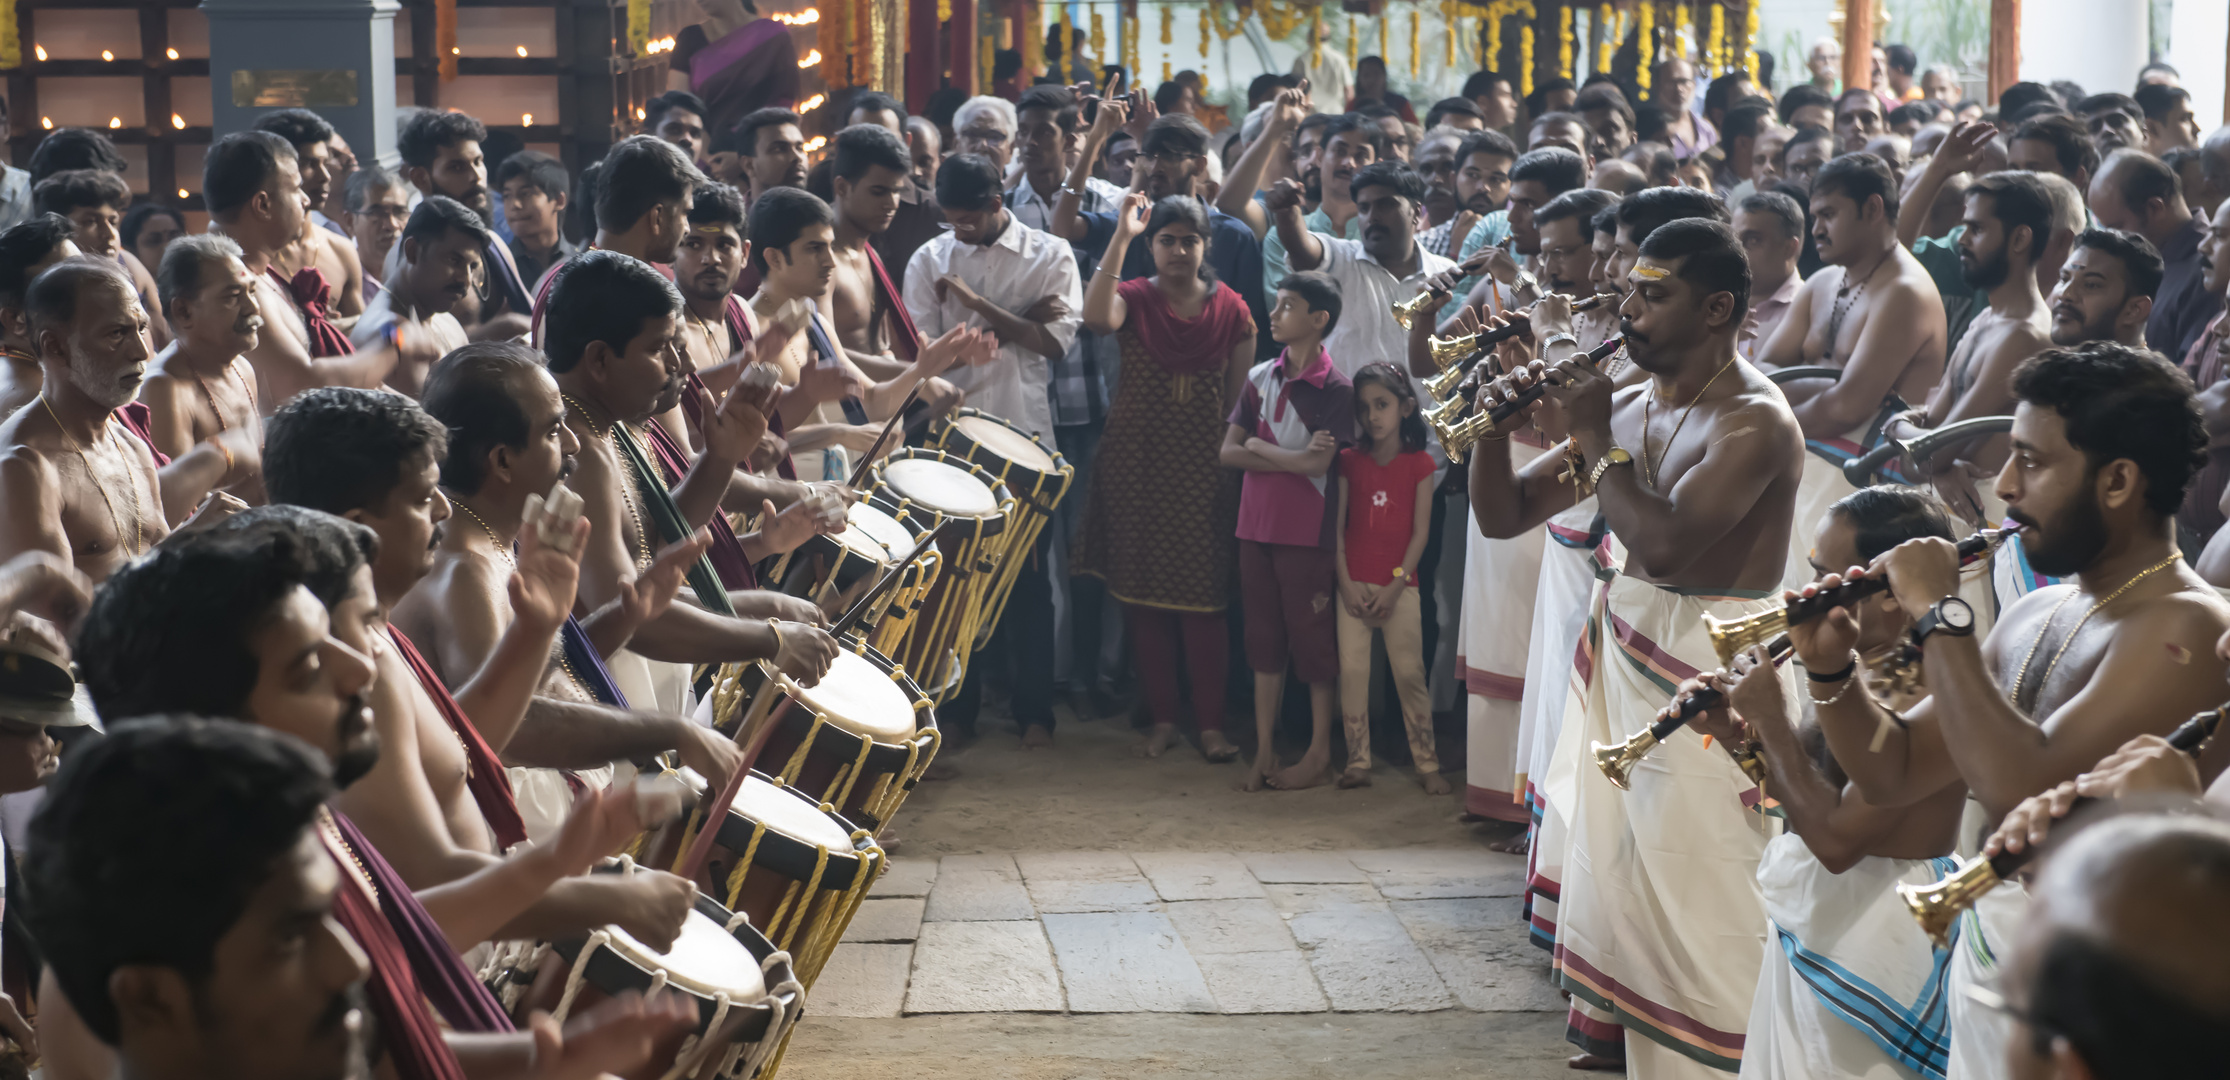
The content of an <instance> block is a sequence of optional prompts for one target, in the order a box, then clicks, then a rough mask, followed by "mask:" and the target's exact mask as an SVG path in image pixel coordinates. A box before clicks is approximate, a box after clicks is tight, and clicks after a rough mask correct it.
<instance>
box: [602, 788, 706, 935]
mask: <svg viewBox="0 0 2230 1080" xmlns="http://www.w3.org/2000/svg"><path fill="white" fill-rule="evenodd" d="M615 801H617V802H624V803H633V802H634V801H635V800H633V799H618V800H615ZM628 813H630V814H632V813H634V808H633V807H632V806H630V807H629V808H628ZM612 884H613V886H614V895H613V900H614V901H615V903H614V910H613V912H612V917H611V918H609V919H606V920H605V921H606V922H610V923H616V924H618V926H619V928H620V929H622V930H625V931H627V932H628V933H629V934H632V935H634V937H635V940H637V941H640V942H642V943H643V944H645V945H648V946H650V947H651V948H653V949H656V950H658V951H659V952H665V951H666V950H668V949H671V948H673V947H674V939H675V938H677V937H680V936H681V924H682V921H683V920H685V919H687V918H689V910H690V909H691V908H692V907H694V906H696V903H697V885H696V883H695V882H693V881H690V880H689V879H688V878H685V877H677V876H675V875H673V874H669V873H667V872H665V871H664V870H648V869H644V868H642V867H637V868H636V869H635V871H634V872H633V873H629V874H625V875H617V876H613V881H612Z"/></svg>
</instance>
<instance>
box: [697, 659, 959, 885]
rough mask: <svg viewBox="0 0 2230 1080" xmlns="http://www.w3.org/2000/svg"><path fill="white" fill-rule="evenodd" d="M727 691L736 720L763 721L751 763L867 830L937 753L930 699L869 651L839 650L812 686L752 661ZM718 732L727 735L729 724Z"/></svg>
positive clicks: (881, 820)
mask: <svg viewBox="0 0 2230 1080" xmlns="http://www.w3.org/2000/svg"><path fill="white" fill-rule="evenodd" d="M736 689H737V692H738V693H739V695H741V696H744V697H746V698H747V699H748V701H749V704H748V705H746V706H744V707H742V708H739V709H736V710H733V715H734V716H735V718H736V722H737V723H739V724H744V725H755V724H760V723H766V724H771V725H772V728H771V730H770V731H769V732H768V734H767V738H766V742H765V743H764V745H763V746H762V747H761V748H760V751H759V757H758V765H759V767H760V768H761V769H762V770H763V771H765V772H766V773H767V774H768V775H770V776H776V777H780V778H781V779H782V782H783V783H784V784H786V785H788V786H789V787H791V788H793V789H795V790H796V791H798V792H799V793H800V794H803V795H804V796H806V797H807V798H810V799H814V800H816V801H818V802H825V803H828V804H829V805H830V806H832V807H834V808H835V810H836V812H837V813H839V814H842V815H843V816H844V818H845V819H846V820H847V821H850V822H852V823H854V824H856V825H859V826H860V827H862V828H864V829H867V830H869V831H870V832H873V833H880V832H882V830H883V826H884V825H886V824H888V823H889V822H890V819H891V816H892V815H894V814H896V813H897V812H898V808H899V806H900V805H901V804H903V803H904V802H905V801H906V795H907V793H909V792H911V791H912V790H913V787H914V785H915V784H916V783H918V782H919V781H920V780H921V774H922V773H923V772H924V771H926V770H927V769H928V768H929V763H930V761H931V760H932V759H933V758H935V757H936V755H937V746H938V739H939V736H938V732H937V720H936V712H935V710H934V708H933V707H932V706H931V705H930V703H929V698H928V697H927V696H926V695H924V694H923V693H922V690H921V688H920V687H919V686H917V685H915V684H914V681H913V680H912V679H910V678H907V677H906V675H905V673H904V672H901V671H899V670H898V669H897V668H896V666H895V665H893V664H892V663H891V661H890V660H889V658H887V657H885V656H883V655H882V654H881V653H878V652H876V651H875V650H873V649H872V648H868V649H863V650H862V651H858V652H853V651H850V650H849V649H840V650H838V652H837V654H836V661H835V662H834V663H833V664H831V665H830V667H829V671H828V674H827V675H825V676H823V677H822V678H821V681H820V682H819V683H818V684H816V685H814V686H813V687H811V688H806V687H801V686H799V685H798V684H797V683H796V682H795V681H793V680H791V679H790V678H789V677H788V676H785V675H781V674H778V673H775V672H774V671H773V669H772V667H771V665H767V664H757V665H753V666H752V667H750V668H747V669H745V670H744V672H743V673H742V675H741V676H740V677H739V678H738V680H737V687H736ZM721 730H722V731H724V732H726V733H727V734H729V735H730V736H734V735H735V734H736V731H737V728H735V727H733V726H731V727H724V728H722V729H721ZM653 865H664V864H660V863H654V864H653Z"/></svg>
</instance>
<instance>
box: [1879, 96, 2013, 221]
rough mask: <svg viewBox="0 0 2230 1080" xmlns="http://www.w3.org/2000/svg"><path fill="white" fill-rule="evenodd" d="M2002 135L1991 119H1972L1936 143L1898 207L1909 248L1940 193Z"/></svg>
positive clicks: (1898, 215) (1970, 166)
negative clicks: (1993, 140)
mask: <svg viewBox="0 0 2230 1080" xmlns="http://www.w3.org/2000/svg"><path fill="white" fill-rule="evenodd" d="M1997 137H1998V129H1997V128H1996V127H1994V126H1992V125H1991V124H1990V123H1989V122H1988V121H1983V120H1972V121H1969V122H1967V123H1964V124H1961V125H1959V126H1958V127H1955V128H1953V129H1951V134H1949V135H1946V136H1944V139H1943V141H1942V142H1940V143H1938V144H1936V152H1935V153H1934V154H1931V155H1929V157H1928V165H1927V167H1926V168H1924V169H1922V170H1921V171H1920V179H1919V180H1917V181H1914V182H1913V189H1912V190H1911V191H1909V192H1907V193H1905V197H1904V200H1903V202H1902V204H1901V205H1899V206H1898V208H1897V242H1898V243H1899V244H1901V245H1903V246H1905V247H1907V248H1910V247H1912V246H1913V244H1914V243H1915V242H1917V241H1919V239H1920V228H1921V226H1922V225H1925V224H1927V222H1928V213H1929V211H1930V210H1932V209H1934V208H1935V205H1936V193H1937V192H1940V191H1942V190H1943V186H1944V185H1945V184H1946V183H1949V182H1950V180H1951V178H1952V177H1954V176H1957V175H1958V174H1960V173H1963V172H1966V171H1968V170H1969V169H1972V168H1973V167H1974V163H1975V156H1976V155H1977V154H1979V153H1981V152H1982V148H1983V147H1984V146H1987V145H1989V143H1990V141H1991V140H1992V139H1995V138H1997Z"/></svg>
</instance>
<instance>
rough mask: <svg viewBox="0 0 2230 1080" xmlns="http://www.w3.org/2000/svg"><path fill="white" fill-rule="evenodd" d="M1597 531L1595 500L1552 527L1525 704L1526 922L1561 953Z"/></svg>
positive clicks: (1521, 728)
mask: <svg viewBox="0 0 2230 1080" xmlns="http://www.w3.org/2000/svg"><path fill="white" fill-rule="evenodd" d="M1597 527H1598V523H1597V521H1596V512H1595V497H1594V496H1592V495H1590V496H1588V497H1587V498H1585V499H1582V500H1580V502H1579V503H1578V504H1577V505H1574V506H1573V507H1572V508H1571V509H1569V510H1566V511H1564V512H1563V513H1561V514H1558V515H1556V516H1555V517H1552V518H1550V519H1549V521H1548V527H1547V533H1548V537H1547V542H1546V543H1545V544H1544V545H1543V547H1542V551H1541V574H1540V582H1539V584H1538V586H1537V587H1536V588H1535V589H1534V593H1533V643H1534V648H1533V655H1532V656H1531V657H1530V658H1529V659H1528V661H1527V663H1526V670H1525V700H1524V701H1523V702H1522V703H1520V712H1521V714H1522V715H1521V716H1520V717H1519V721H1518V760H1519V762H1520V763H1521V764H1523V765H1524V767H1525V770H1526V772H1525V789H1526V790H1525V798H1526V803H1527V808H1528V810H1529V812H1530V813H1531V814H1532V818H1533V822H1532V841H1531V843H1530V844H1529V845H1528V847H1527V850H1526V868H1525V881H1526V922H1527V923H1528V924H1529V927H1530V933H1531V935H1532V937H1533V942H1534V944H1536V945H1539V946H1541V947H1542V948H1544V949H1553V948H1554V947H1555V946H1556V908H1557V901H1556V897H1557V895H1558V892H1559V891H1560V889H1561V888H1562V886H1561V882H1563V880H1564V857H1565V848H1566V846H1568V845H1569V843H1570V840H1571V830H1570V829H1569V828H1568V823H1567V821H1566V819H1565V816H1564V810H1565V808H1566V807H1569V806H1570V805H1571V802H1572V793H1573V791H1574V789H1575V787H1576V786H1577V785H1578V783H1579V771H1578V770H1579V768H1580V765H1581V758H1582V754H1581V750H1582V749H1584V748H1583V747H1581V746H1580V745H1579V744H1578V742H1577V740H1576V739H1574V740H1566V739H1565V738H1564V737H1563V736H1564V715H1565V708H1566V706H1567V705H1569V704H1570V703H1571V702H1570V699H1571V697H1572V695H1573V693H1574V692H1575V689H1576V688H1577V685H1578V683H1577V678H1578V674H1579V667H1578V665H1577V664H1575V663H1574V662H1573V652H1574V650H1576V649H1577V648H1578V647H1579V643H1580V631H1582V630H1583V629H1585V628H1586V627H1587V613H1588V610H1589V606H1590V604H1589V602H1590V599H1591V598H1592V597H1593V596H1594V593H1595V587H1596V584H1597V580H1596V566H1597V563H1596V556H1597V550H1598V547H1599V546H1600V543H1601V540H1602V537H1601V535H1600V534H1599V533H1597V532H1596V529H1597ZM1590 767H1592V766H1590ZM1466 780H1467V782H1468V778H1466Z"/></svg>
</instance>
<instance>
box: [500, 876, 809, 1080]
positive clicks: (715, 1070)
mask: <svg viewBox="0 0 2230 1080" xmlns="http://www.w3.org/2000/svg"><path fill="white" fill-rule="evenodd" d="M658 988H664V989H665V990H667V991H670V992H678V993H681V994H683V995H685V996H687V997H688V998H689V999H690V1000H691V1001H692V1002H693V1003H695V1004H696V1006H697V1013H698V1024H697V1027H696V1028H695V1029H694V1030H692V1031H690V1032H688V1033H686V1034H685V1035H682V1036H679V1037H675V1038H671V1039H667V1040H665V1041H663V1042H661V1043H659V1044H658V1045H656V1046H654V1047H653V1048H652V1052H651V1057H650V1060H649V1062H647V1063H646V1064H645V1065H644V1066H643V1067H642V1068H641V1069H638V1070H637V1071H635V1072H633V1073H630V1074H628V1076H627V1077H626V1080H681V1078H683V1077H687V1078H689V1080H716V1078H717V1080H751V1078H752V1077H755V1076H759V1077H771V1076H772V1075H773V1074H774V1068H773V1062H774V1061H775V1059H776V1058H777V1057H778V1055H779V1053H780V1051H781V1048H782V1046H783V1044H784V1043H786V1042H787V1041H788V1040H789V1036H790V1028H791V1026H792V1025H794V1024H795V1023H796V1022H797V1018H798V1016H799V1013H800V1006H801V1005H802V1004H803V1003H804V1001H805V988H804V986H803V985H802V984H801V983H800V982H799V981H798V979H797V976H796V973H795V970H794V968H793V965H792V962H791V959H790V957H789V955H788V954H786V953H784V952H783V951H782V950H780V949H779V948H777V947H776V946H775V945H774V944H773V942H771V941H769V940H768V939H767V938H766V936H765V935H763V934H761V933H759V932H758V931H757V930H755V929H753V928H752V926H751V924H750V923H749V922H748V921H746V920H745V919H744V918H743V917H742V916H741V915H738V914H735V913H733V912H731V911H729V910H728V909H727V908H725V907H723V906H721V904H720V903H719V901H717V900H714V899H713V898H712V897H710V896H707V895H705V894H703V893H699V894H698V896H697V903H696V908H695V910H693V911H691V912H690V913H689V918H688V919H687V921H686V922H684V923H683V925H682V931H681V936H680V937H678V938H677V939H675V941H674V946H673V948H671V949H669V950H667V951H666V952H664V953H659V952H656V951H654V950H652V949H651V948H650V946H648V945H645V944H643V943H642V942H639V941H637V940H635V939H634V938H633V937H632V936H630V935H629V934H628V933H627V931H625V930H622V929H620V928H618V927H616V926H607V927H605V928H603V929H601V930H598V931H596V932H595V933H593V934H589V935H586V936H585V937H579V938H573V939H570V940H564V941H557V942H553V943H551V946H550V949H549V952H548V954H547V955H546V956H545V957H543V959H542V962H541V964H540V966H539V968H538V969H537V972H536V976H535V980H534V984H533V986H532V988H531V989H529V990H528V992H527V994H526V996H525V997H524V998H523V999H522V1001H521V1004H520V1007H519V1010H518V1015H519V1016H521V1017H524V1016H526V1015H527V1014H528V1013H529V1012H531V1011H533V1010H536V1009H541V1010H545V1011H548V1012H549V1013H551V1014H552V1015H553V1016H555V1017H556V1018H557V1020H558V1022H559V1023H563V1022H564V1021H565V1018H566V1017H567V1016H569V1015H571V1014H573V1013H576V1012H580V1011H582V1010H585V1009H588V1008H590V1007H592V1006H594V1005H595V1004H597V1003H598V1002H600V1001H603V1000H605V999H607V998H610V997H614V996H617V995H619V994H622V993H625V992H627V991H629V990H634V991H639V992H643V993H648V992H650V991H651V990H654V989H658Z"/></svg>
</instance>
